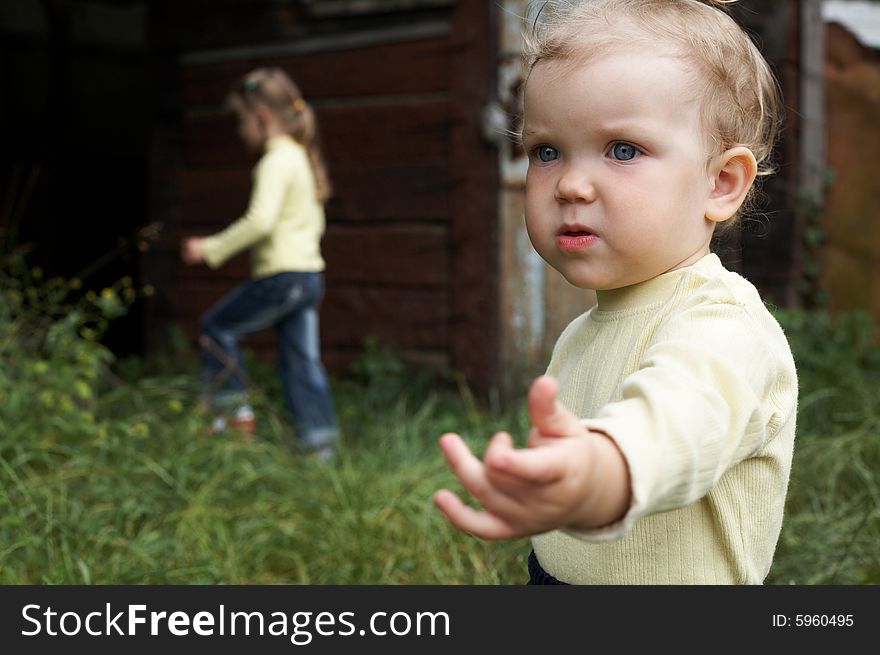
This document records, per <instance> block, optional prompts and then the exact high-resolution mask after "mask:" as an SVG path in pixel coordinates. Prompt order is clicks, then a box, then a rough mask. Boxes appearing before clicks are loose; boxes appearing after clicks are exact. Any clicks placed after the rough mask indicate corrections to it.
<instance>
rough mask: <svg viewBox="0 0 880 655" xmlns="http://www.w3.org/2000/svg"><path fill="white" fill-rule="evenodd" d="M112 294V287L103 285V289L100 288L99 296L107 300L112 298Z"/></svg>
mask: <svg viewBox="0 0 880 655" xmlns="http://www.w3.org/2000/svg"><path fill="white" fill-rule="evenodd" d="M114 295H115V294H114V293H113V289H108V288H106V287H105V288H104V289H102V290H101V297H102V298H106V299H107V300H109V299H110V298H112V297H113V296H114Z"/></svg>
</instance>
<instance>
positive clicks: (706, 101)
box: [525, 0, 782, 176]
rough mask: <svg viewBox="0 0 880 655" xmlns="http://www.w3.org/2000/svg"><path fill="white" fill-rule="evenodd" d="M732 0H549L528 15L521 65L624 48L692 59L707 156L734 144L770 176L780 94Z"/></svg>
mask: <svg viewBox="0 0 880 655" xmlns="http://www.w3.org/2000/svg"><path fill="white" fill-rule="evenodd" d="M733 2H736V0H707V1H706V2H702V1H700V0H550V1H542V2H533V3H532V5H531V6H530V11H529V14H528V16H527V21H528V27H527V30H526V34H525V39H526V50H525V66H526V70H527V74H528V73H531V71H532V69H533V68H534V67H535V65H536V64H537V63H538V62H541V61H545V60H554V59H563V60H572V61H574V62H582V61H585V60H589V59H591V58H594V57H597V56H600V55H604V54H608V53H610V52H620V51H623V50H635V49H638V48H645V49H648V50H649V51H650V52H653V53H657V52H658V51H659V52H661V53H668V54H670V55H672V56H676V57H680V58H683V59H684V60H686V61H687V62H689V63H691V64H693V65H694V66H695V67H696V69H697V71H699V73H700V78H701V79H700V80H699V82H701V83H702V84H703V85H704V86H703V88H702V89H700V93H701V100H702V112H701V113H702V121H703V128H704V130H705V132H706V135H707V136H708V137H709V140H710V143H709V144H708V145H709V147H710V148H711V151H710V152H709V153H708V155H709V159H711V158H712V157H714V156H716V155H718V154H721V153H722V152H724V151H725V150H728V149H729V148H733V147H735V146H745V147H746V148H748V149H749V150H751V151H752V153H753V154H754V155H755V159H756V160H757V162H758V175H759V176H764V175H769V174H771V173H773V171H774V168H773V165H772V162H771V161H770V157H771V154H772V150H773V145H774V143H775V141H776V138H777V136H778V133H779V127H780V120H781V116H780V112H781V110H782V98H781V93H780V90H779V85H778V83H777V81H776V78H775V76H774V75H773V72H772V71H771V69H770V66H769V65H768V64H767V61H766V60H765V59H764V57H763V56H762V55H761V53H760V51H759V50H758V48H757V47H756V46H755V44H754V43H753V42H752V40H751V39H750V38H749V35H748V34H746V32H745V31H744V30H743V28H742V27H740V26H739V24H737V22H736V21H735V20H734V19H733V18H732V17H731V16H730V15H729V14H728V13H727V11H726V10H725V8H724V7H723V5H728V4H732V3H733Z"/></svg>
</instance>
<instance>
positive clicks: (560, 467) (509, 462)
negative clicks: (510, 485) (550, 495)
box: [493, 446, 566, 484]
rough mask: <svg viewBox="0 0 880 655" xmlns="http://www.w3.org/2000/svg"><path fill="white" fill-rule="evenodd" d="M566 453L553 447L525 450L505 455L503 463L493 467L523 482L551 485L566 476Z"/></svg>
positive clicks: (512, 451)
mask: <svg viewBox="0 0 880 655" xmlns="http://www.w3.org/2000/svg"><path fill="white" fill-rule="evenodd" d="M564 457H566V455H565V454H564V453H561V452H558V450H557V449H556V448H554V447H552V446H550V447H547V448H525V449H520V450H511V451H510V452H508V453H505V456H504V459H503V461H502V462H501V463H500V464H498V465H495V466H493V469H497V470H499V471H502V472H504V473H506V474H507V475H508V476H514V477H516V478H518V479H520V480H522V481H523V482H529V483H533V484H550V483H552V482H556V481H557V480H559V479H560V478H562V476H563V475H564V474H565V461H564Z"/></svg>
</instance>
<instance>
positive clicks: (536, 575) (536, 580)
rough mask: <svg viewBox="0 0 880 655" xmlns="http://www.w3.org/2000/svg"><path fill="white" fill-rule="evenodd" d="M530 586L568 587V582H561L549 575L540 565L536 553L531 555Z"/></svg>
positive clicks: (533, 552)
mask: <svg viewBox="0 0 880 655" xmlns="http://www.w3.org/2000/svg"><path fill="white" fill-rule="evenodd" d="M529 584H530V585H531V584H534V585H543V584H564V585H567V584H568V583H567V582H560V581H559V580H557V579H556V578H554V577H553V576H552V575H550V574H549V573H547V571H545V570H544V569H543V568H542V567H541V565H540V564H539V563H538V557H537V556H536V555H535V551H532V552H531V553H529Z"/></svg>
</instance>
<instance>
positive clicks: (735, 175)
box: [706, 146, 758, 223]
mask: <svg viewBox="0 0 880 655" xmlns="http://www.w3.org/2000/svg"><path fill="white" fill-rule="evenodd" d="M711 172H712V175H713V177H712V181H713V182H714V188H713V189H712V192H711V193H710V194H709V199H708V201H707V202H706V218H708V219H709V220H710V221H715V222H716V223H721V222H723V221H726V220H727V219H729V218H732V217H733V216H734V215H735V214H736V212H737V211H739V208H740V207H741V206H742V204H743V202H744V201H745V199H746V196H747V195H748V193H749V189H751V188H752V184H753V183H754V181H755V177H756V176H757V174H758V164H757V162H756V161H755V155H753V154H752V151H751V150H749V149H748V148H746V147H743V146H737V147H736V148H731V149H730V150H727V151H725V152H724V153H722V154H721V155H719V156H718V157H717V158H716V159H715V160H714V161H713V163H712V171H711Z"/></svg>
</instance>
